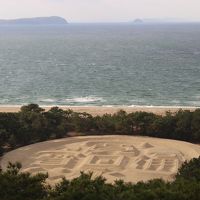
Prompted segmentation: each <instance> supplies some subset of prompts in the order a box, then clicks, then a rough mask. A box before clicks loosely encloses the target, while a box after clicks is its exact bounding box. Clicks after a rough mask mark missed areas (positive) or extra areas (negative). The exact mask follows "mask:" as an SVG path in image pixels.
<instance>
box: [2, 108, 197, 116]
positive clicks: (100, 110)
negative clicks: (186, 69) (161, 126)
mask: <svg viewBox="0 0 200 200" xmlns="http://www.w3.org/2000/svg"><path fill="white" fill-rule="evenodd" d="M43 108H44V109H45V110H49V109H50V108H51V107H47V106H46V107H43ZM60 108H62V109H63V110H67V109H72V110H73V111H76V112H87V113H89V114H91V115H93V116H96V115H103V114H105V113H107V114H114V113H116V112H117V111H119V110H124V111H126V112H128V113H131V112H136V111H145V112H153V113H155V114H158V115H164V114H165V113H166V112H167V111H171V112H176V111H178V110H179V109H183V110H191V111H194V110H195V109H197V107H166V106H165V107H162V106H154V107H151V106H150V107H144V106H135V107H128V106H114V107H107V106H60ZM18 111H20V106H0V112H18Z"/></svg>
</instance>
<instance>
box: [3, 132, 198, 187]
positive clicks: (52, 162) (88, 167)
mask: <svg viewBox="0 0 200 200" xmlns="http://www.w3.org/2000/svg"><path fill="white" fill-rule="evenodd" d="M199 155H200V147H199V146H197V145H193V144H190V143H187V142H181V141H175V140H165V139H157V138H149V137H133V136H115V135H114V136H88V137H86V136H85V137H75V138H66V139H60V140H52V141H47V142H42V143H37V144H33V145H29V146H26V147H22V148H19V149H17V150H14V151H11V152H9V153H7V154H6V155H5V156H4V157H3V158H2V161H1V165H2V168H3V169H5V167H6V165H7V163H8V161H12V162H14V161H19V162H21V163H22V164H23V168H22V171H28V172H31V173H37V172H48V173H49V179H48V181H49V182H50V183H52V184H53V183H56V182H58V181H59V180H60V179H61V178H62V177H66V178H67V179H72V178H75V177H77V176H79V175H80V171H85V172H89V171H90V172H93V175H94V176H98V175H103V176H104V177H105V178H107V180H108V181H109V182H113V181H114V180H117V179H123V180H124V181H127V182H128V181H132V182H137V181H146V180H149V179H153V178H164V179H165V180H172V179H173V177H174V175H175V174H176V172H177V170H178V168H179V167H180V166H181V164H182V163H183V162H184V161H185V160H190V159H192V158H193V157H198V156H199Z"/></svg>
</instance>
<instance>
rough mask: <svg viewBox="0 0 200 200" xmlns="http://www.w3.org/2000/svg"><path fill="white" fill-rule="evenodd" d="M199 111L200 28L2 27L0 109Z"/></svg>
mask: <svg viewBox="0 0 200 200" xmlns="http://www.w3.org/2000/svg"><path fill="white" fill-rule="evenodd" d="M31 102H34V103H38V104H40V105H75V106H82V105H113V106H114V105H127V106H132V105H144V106H200V24H195V23H194V24H128V23H127V24H69V25H67V26H46V27H42V26H0V104H1V105H21V104H26V103H31Z"/></svg>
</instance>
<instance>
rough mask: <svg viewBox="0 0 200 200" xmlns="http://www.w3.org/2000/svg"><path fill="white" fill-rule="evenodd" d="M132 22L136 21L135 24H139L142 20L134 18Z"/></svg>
mask: <svg viewBox="0 0 200 200" xmlns="http://www.w3.org/2000/svg"><path fill="white" fill-rule="evenodd" d="M134 23H136V24H141V23H143V20H142V19H135V20H134Z"/></svg>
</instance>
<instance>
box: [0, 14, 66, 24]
mask: <svg viewBox="0 0 200 200" xmlns="http://www.w3.org/2000/svg"><path fill="white" fill-rule="evenodd" d="M66 24H68V22H67V21H66V20H65V19H64V18H62V17H58V16H51V17H35V18H20V19H0V25H66Z"/></svg>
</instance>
